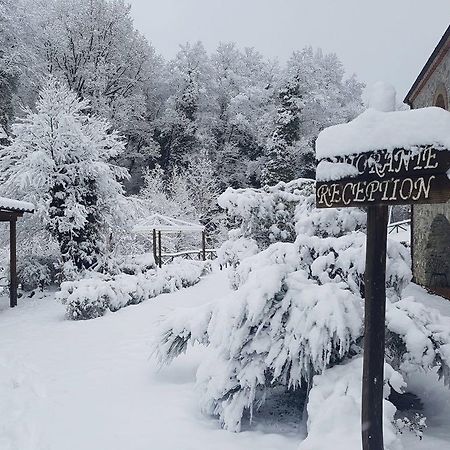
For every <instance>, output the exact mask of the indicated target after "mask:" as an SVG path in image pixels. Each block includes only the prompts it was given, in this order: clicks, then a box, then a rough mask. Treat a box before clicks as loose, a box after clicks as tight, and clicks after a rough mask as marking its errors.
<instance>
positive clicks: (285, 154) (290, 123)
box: [262, 80, 302, 186]
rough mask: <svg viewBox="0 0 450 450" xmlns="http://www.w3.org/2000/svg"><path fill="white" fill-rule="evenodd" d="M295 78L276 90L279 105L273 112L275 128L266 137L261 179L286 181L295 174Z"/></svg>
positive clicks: (297, 119) (297, 118)
mask: <svg viewBox="0 0 450 450" xmlns="http://www.w3.org/2000/svg"><path fill="white" fill-rule="evenodd" d="M299 89H300V88H299V85H298V81H296V80H293V81H292V82H289V83H288V85H287V86H286V87H284V88H282V89H281V91H280V93H279V97H280V106H279V107H278V111H277V118H276V124H275V129H274V131H273V133H272V136H271V137H270V138H269V139H268V142H267V149H266V156H267V162H266V165H265V167H264V169H263V172H262V181H263V183H264V184H267V185H270V186H272V185H275V184H277V183H279V182H280V181H284V182H288V181H291V180H292V179H293V178H294V174H295V164H293V161H294V160H295V144H296V143H297V141H298V140H299V139H300V112H301V105H302V103H301V100H300V93H299Z"/></svg>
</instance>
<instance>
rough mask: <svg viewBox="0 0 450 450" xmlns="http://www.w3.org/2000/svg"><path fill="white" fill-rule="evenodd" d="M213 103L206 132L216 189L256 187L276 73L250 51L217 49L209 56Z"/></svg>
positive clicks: (231, 46) (222, 46) (228, 47)
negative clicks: (216, 180) (210, 145)
mask: <svg viewBox="0 0 450 450" xmlns="http://www.w3.org/2000/svg"><path fill="white" fill-rule="evenodd" d="M211 65H212V70H213V80H214V83H213V86H212V92H211V98H212V99H214V103H213V105H214V107H213V110H212V119H213V120H211V121H210V127H209V132H210V134H211V136H212V139H213V144H212V145H213V148H214V154H213V160H214V161H215V165H216V171H217V177H218V181H219V183H220V186H221V188H222V189H225V188H226V187H228V186H232V187H235V188H238V187H245V186H251V185H255V184H257V183H258V181H257V180H258V178H259V165H258V163H257V162H258V160H259V158H260V157H261V156H262V148H263V146H264V142H265V140H266V139H267V133H268V126H267V124H268V123H270V122H271V114H272V113H273V111H272V110H273V107H274V106H273V101H272V95H273V89H274V83H275V81H276V78H277V75H278V71H277V69H278V68H277V66H276V64H273V63H269V62H267V61H266V60H265V59H264V58H263V57H262V56H261V54H260V53H258V52H257V51H256V50H255V49H252V48H246V49H244V50H243V51H241V50H239V49H238V48H237V46H236V45H235V44H233V43H228V44H220V45H219V46H218V48H217V50H216V51H215V52H214V53H213V54H212V55H211Z"/></svg>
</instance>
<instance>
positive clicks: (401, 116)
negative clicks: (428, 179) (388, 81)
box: [316, 107, 450, 159]
mask: <svg viewBox="0 0 450 450" xmlns="http://www.w3.org/2000/svg"><path fill="white" fill-rule="evenodd" d="M419 145H434V146H436V147H438V148H439V147H444V148H447V149H450V112H448V111H446V110H444V109H442V108H436V107H429V108H421V109H413V110H409V111H392V112H383V111H377V110H375V109H372V108H369V109H367V110H366V111H364V112H363V113H362V114H361V115H360V116H358V117H357V118H356V119H354V120H352V121H351V122H349V123H346V124H340V125H335V126H332V127H329V128H326V129H325V130H323V131H322V132H321V133H320V134H319V137H318V138H317V142H316V157H317V159H322V158H330V157H333V156H345V155H351V154H358V153H365V152H369V151H373V150H394V149H396V148H405V149H409V148H412V147H415V146H419Z"/></svg>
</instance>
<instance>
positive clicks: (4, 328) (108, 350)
mask: <svg viewBox="0 0 450 450" xmlns="http://www.w3.org/2000/svg"><path fill="white" fill-rule="evenodd" d="M227 290H228V287H227V281H226V277H225V274H224V273H216V274H213V275H211V276H209V277H207V278H206V279H204V280H203V281H202V282H201V283H199V284H198V285H196V286H194V287H192V288H189V289H185V290H182V291H179V292H177V293H174V294H165V295H161V296H159V297H157V298H156V299H153V300H149V301H147V302H144V303H142V304H140V305H136V306H131V307H128V308H124V309H123V310H121V311H119V312H117V313H114V314H109V315H107V316H105V317H103V318H100V319H96V320H91V321H85V322H70V321H67V320H64V309H63V307H62V306H61V305H59V304H58V303H57V302H55V301H53V300H49V299H48V298H47V299H26V300H22V301H20V304H19V306H18V308H16V309H14V310H10V309H8V308H7V307H6V305H4V304H0V342H1V345H0V363H1V361H8V363H9V362H11V364H12V365H15V361H17V362H18V366H19V367H20V366H21V365H22V364H25V365H26V366H29V368H30V369H31V370H32V371H34V372H35V373H34V372H33V373H32V377H33V379H34V378H37V379H38V383H37V384H38V386H39V385H40V386H42V388H43V390H44V391H45V394H44V397H43V399H42V400H41V401H40V409H39V415H38V417H37V418H36V417H35V416H33V420H34V421H35V422H36V426H37V428H38V429H39V431H40V434H41V435H42V438H43V439H42V440H43V442H45V443H46V444H47V445H46V446H42V447H39V448H42V449H43V450H119V449H120V450H206V449H208V450H209V449H211V448H214V450H241V449H242V450H244V449H245V450H281V449H283V450H294V449H297V447H298V444H299V442H300V440H301V435H300V434H299V433H296V432H295V430H294V429H292V431H291V432H290V433H286V429H288V430H289V427H284V428H283V427H282V426H280V428H279V430H280V432H279V433H263V432H261V431H260V430H261V428H262V426H263V424H261V426H258V424H257V425H256V426H255V427H254V428H253V429H252V430H251V431H245V432H242V433H239V434H233V433H229V432H226V431H223V430H220V428H219V426H218V423H217V421H216V420H214V419H211V418H208V417H205V416H203V415H202V414H201V413H200V412H199V409H198V406H197V403H196V396H195V392H194V380H195V371H196V368H197V365H198V363H199V361H200V359H201V358H202V356H203V355H204V353H203V351H202V349H200V348H198V349H195V350H194V351H190V352H189V354H188V356H187V357H184V356H182V357H180V358H178V359H177V360H176V361H175V362H174V363H173V364H172V365H171V366H170V367H168V368H165V369H163V370H161V371H158V370H157V368H156V364H155V362H154V360H153V359H152V358H149V352H150V342H151V339H152V332H153V331H152V330H153V328H154V327H153V325H154V323H155V322H156V321H158V320H159V317H160V316H161V315H162V314H164V313H165V312H167V311H168V310H170V309H171V308H173V307H180V306H182V307H192V306H196V305H199V304H202V303H204V302H206V301H209V300H210V299H214V298H217V297H220V296H222V295H223V294H224V293H226V292H227ZM408 294H410V295H415V296H416V297H417V298H419V299H420V300H421V301H424V302H426V303H428V304H430V306H431V307H439V309H441V311H442V313H443V314H444V315H448V316H450V303H449V304H447V303H445V302H443V301H442V300H441V299H439V298H437V297H432V296H429V295H428V294H426V293H425V292H424V291H423V290H422V289H421V288H418V287H415V286H412V287H411V288H409V291H408ZM449 321H450V317H449ZM0 375H1V374H0ZM413 384H414V385H415V391H416V392H417V393H419V392H420V393H421V394H422V396H423V397H422V398H424V399H425V400H426V407H427V406H428V407H430V410H429V411H426V413H427V415H428V418H429V421H428V423H429V426H430V428H429V429H428V430H427V432H426V434H425V438H424V440H423V441H419V440H418V439H417V438H413V437H411V436H404V444H405V448H408V449H409V450H438V449H439V450H441V449H443V448H447V447H448V446H449V442H450V432H449V431H448V430H450V393H449V391H448V389H447V388H445V387H444V386H442V385H441V384H437V383H435V382H434V380H433V376H432V375H424V374H422V375H420V374H418V375H417V377H416V379H415V380H413ZM1 394H2V393H1V392H0V401H1V400H2V398H1ZM427 409H428V408H427ZM0 411H2V410H1V405H0ZM4 411H5V410H3V412H4ZM5 426H6V425H5ZM266 429H267V428H266ZM269 429H275V430H277V428H276V426H275V427H272V428H269ZM1 431H2V429H1V424H0V435H1ZM0 437H1V436H0ZM35 448H36V447H34V446H33V447H30V449H33V450H35ZM0 449H1V450H4V449H3V447H2V445H1V440H0ZM14 450H16V449H14ZM17 450H28V448H24V446H20V445H19V446H18V447H17ZM320 450H328V449H320Z"/></svg>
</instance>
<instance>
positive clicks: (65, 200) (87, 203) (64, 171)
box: [0, 77, 127, 271]
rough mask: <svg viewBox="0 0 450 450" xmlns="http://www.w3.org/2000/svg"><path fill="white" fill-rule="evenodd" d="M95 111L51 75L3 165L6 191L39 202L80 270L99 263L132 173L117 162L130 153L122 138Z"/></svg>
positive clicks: (56, 236) (4, 151) (47, 223)
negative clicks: (124, 181) (91, 112)
mask: <svg viewBox="0 0 450 450" xmlns="http://www.w3.org/2000/svg"><path fill="white" fill-rule="evenodd" d="M88 110H89V103H88V102H87V101H80V100H79V99H78V98H77V95H76V93H75V92H72V91H70V90H69V89H68V88H67V87H66V86H65V85H63V84H61V83H60V82H58V81H57V80H56V79H55V78H54V77H50V78H48V80H47V81H46V84H45V86H44V88H43V89H42V90H41V92H40V96H39V99H38V102H37V105H36V111H35V112H32V111H28V112H27V115H26V117H25V118H24V119H22V120H20V121H18V122H17V123H16V124H14V125H13V127H12V131H13V135H14V139H13V141H12V143H11V145H10V146H8V147H4V148H2V151H1V163H0V167H1V170H2V172H3V175H4V178H5V180H6V182H5V185H4V190H6V191H7V192H9V193H12V195H14V196H17V197H20V198H28V199H30V200H31V201H33V202H34V203H35V204H36V205H37V212H38V214H39V216H40V218H41V219H42V221H43V224H44V225H45V228H46V229H47V231H48V232H49V233H50V234H51V235H52V236H53V237H54V239H55V240H56V241H57V242H58V244H59V248H60V251H61V255H62V258H63V260H64V262H65V263H67V264H68V265H71V266H72V267H73V268H74V269H75V270H77V271H79V270H83V269H87V268H91V267H93V266H94V265H95V264H96V263H97V262H98V258H99V255H100V254H101V252H102V250H103V242H104V238H105V233H106V232H107V225H108V223H109V221H110V220H111V219H112V217H113V216H114V215H115V214H116V205H117V198H118V196H120V195H121V194H122V185H121V184H120V182H119V180H121V179H123V178H125V177H126V176H127V172H126V170H125V169H123V168H119V167H116V166H114V165H112V164H111V163H110V162H109V160H110V158H111V157H114V156H117V155H118V154H120V153H121V152H122V151H123V150H124V144H123V142H122V140H121V139H120V137H119V136H118V134H117V133H116V132H114V131H111V130H110V125H109V123H108V121H107V120H105V119H101V118H99V117H95V116H90V115H89V114H88Z"/></svg>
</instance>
